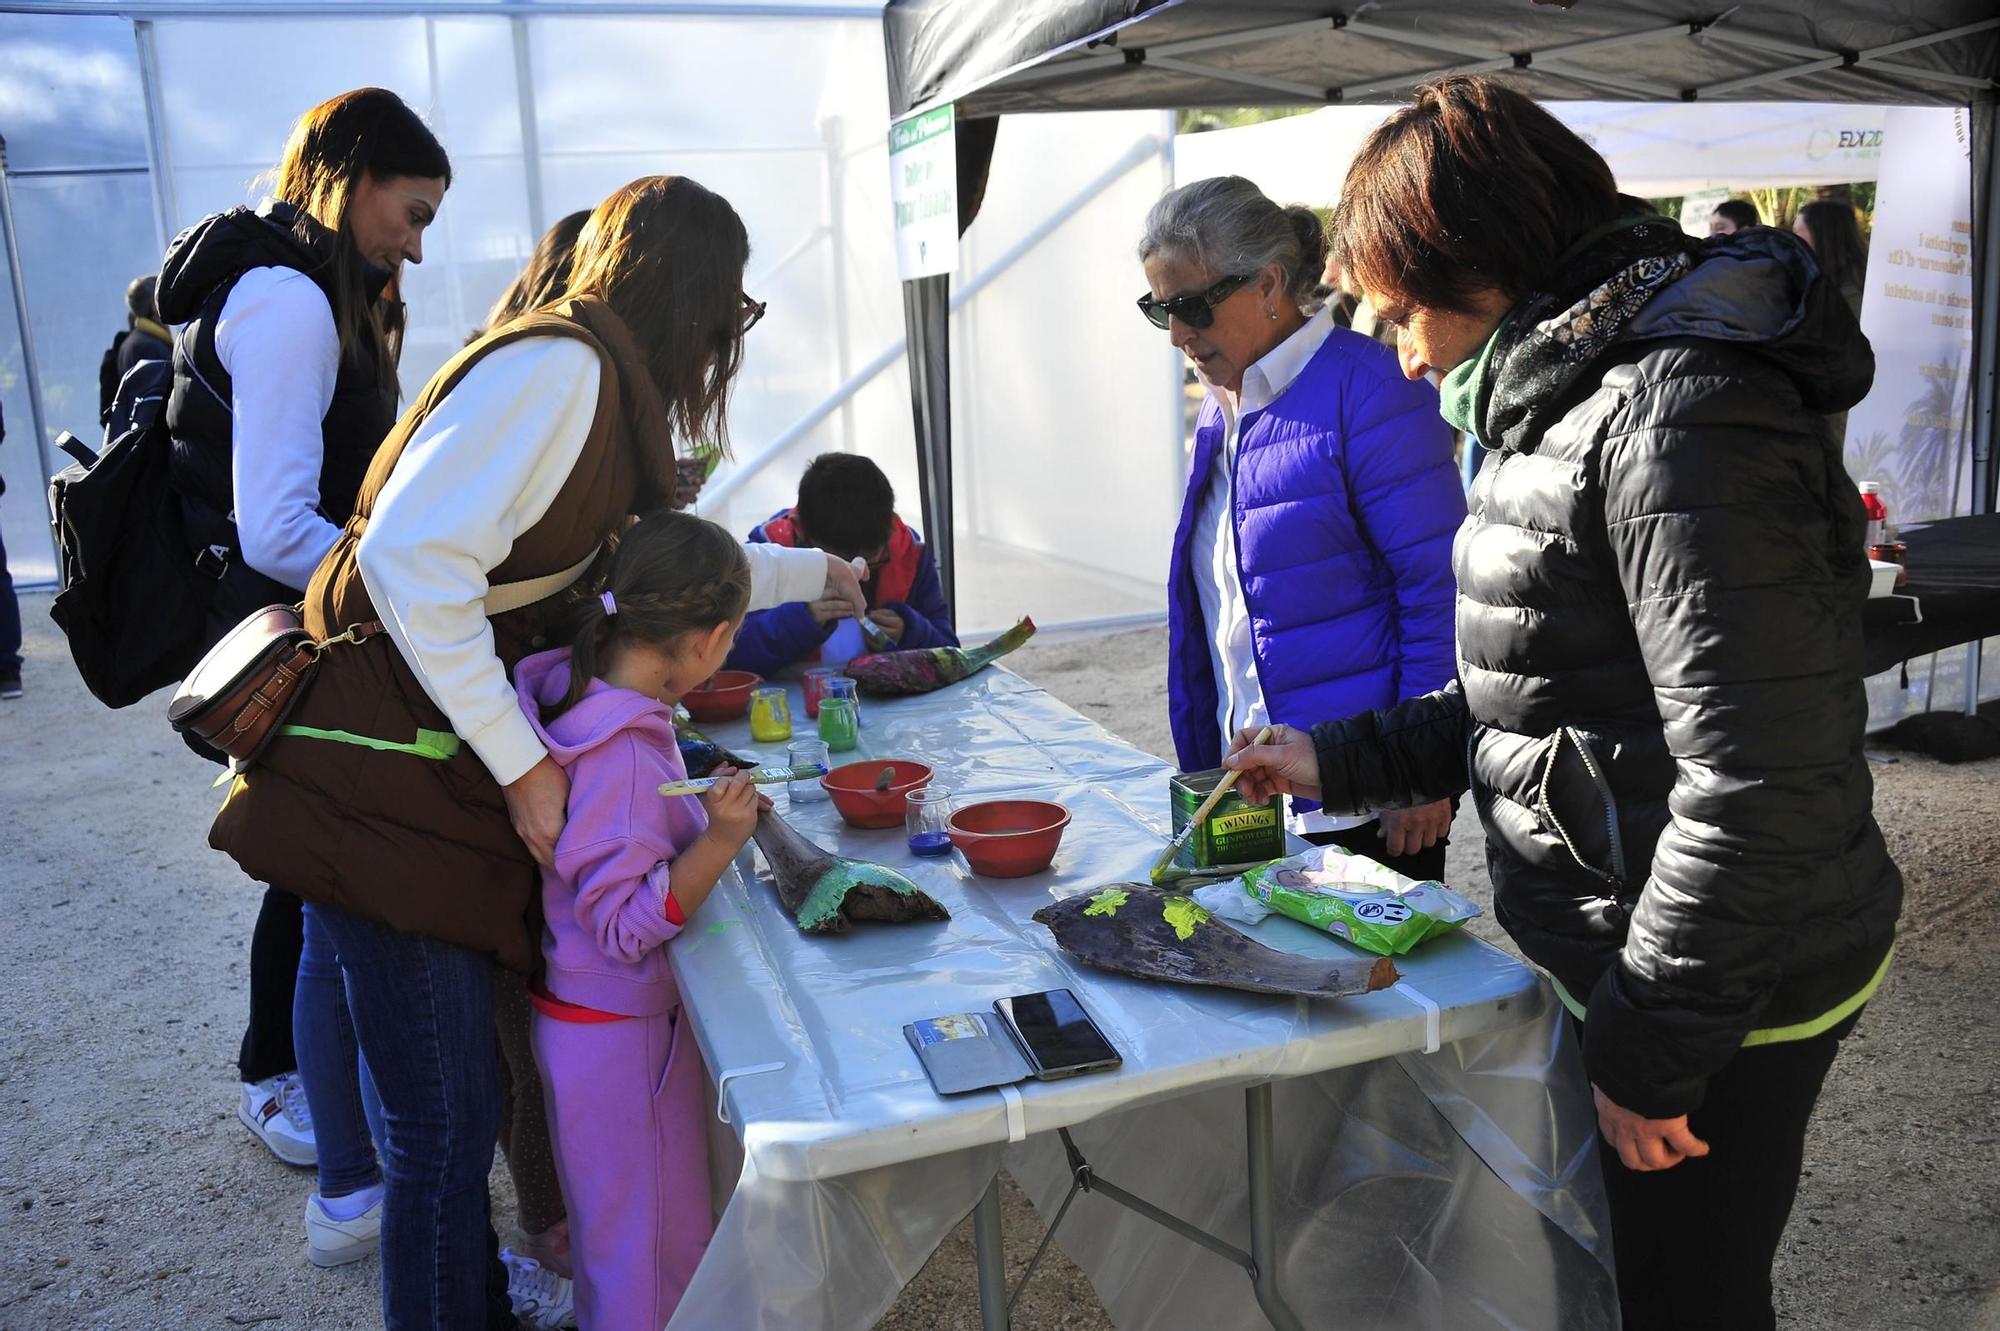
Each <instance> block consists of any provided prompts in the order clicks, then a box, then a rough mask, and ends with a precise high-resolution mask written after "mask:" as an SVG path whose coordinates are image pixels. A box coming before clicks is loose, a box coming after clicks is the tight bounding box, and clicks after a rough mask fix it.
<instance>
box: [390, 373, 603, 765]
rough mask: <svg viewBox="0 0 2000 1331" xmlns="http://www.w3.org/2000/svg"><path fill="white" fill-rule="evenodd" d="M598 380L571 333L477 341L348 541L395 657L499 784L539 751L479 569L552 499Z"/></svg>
mask: <svg viewBox="0 0 2000 1331" xmlns="http://www.w3.org/2000/svg"><path fill="white" fill-rule="evenodd" d="M597 394H598V362H597V353H596V352H595V351H593V350H592V349H591V348H590V347H589V346H588V345H586V344H585V343H583V342H581V341H579V340H577V339H575V338H568V337H536V338H524V339H522V340H521V341H519V342H512V343H509V344H508V345H506V346H504V347H501V348H499V349H498V350H496V351H494V352H492V353H490V354H489V355H487V356H486V357H485V358H484V359H482V360H481V361H480V362H479V363H478V364H477V365H474V366H473V367H472V369H471V370H469V371H468V372H467V373H466V376H465V377H464V378H463V379H461V380H460V381H459V383H458V386H457V387H455V388H453V389H452V391H451V392H450V393H449V394H448V395H446V397H445V399H444V400H443V401H442V402H440V403H438V404H437V407H436V408H435V409H434V410H433V411H432V412H431V414H430V416H429V417H428V418H427V419H426V420H425V421H424V423H423V426H422V428H420V429H419V430H418V431H417V433H416V434H415V435H414V436H413V437H412V438H411V439H410V441H409V443H408V444H407V445H406V446H405V447H404V450H403V456H402V459H401V460H400V461H399V462H398V463H397V465H396V469H395V472H394V473H393V474H392V475H391V476H390V478H389V482H388V484H387V485H386V486H384V487H383V490H382V493H381V495H380V496H379V497H378V498H377V500H376V502H375V508H374V511H373V513H372V514H371V515H370V516H369V519H368V529H367V530H366V531H365V532H363V533H362V536H361V545H360V549H359V550H358V552H357V558H358V560H359V562H360V566H361V580H362V582H363V584H364V585H365V586H366V587H367V588H368V595H369V597H370V599H371V600H372V601H373V602H374V605H375V610H376V613H378V614H380V615H381V616H382V622H383V625H384V626H385V627H386V628H387V629H388V632H389V636H390V637H391V638H393V639H395V642H396V646H397V647H398V648H399V649H400V650H401V651H402V653H403V659H404V660H405V661H407V662H409V663H410V666H411V668H412V669H413V670H415V672H416V675H417V678H418V680H419V681H421V682H422V684H423V686H424V691H425V692H426V693H428V694H429V695H430V697H431V701H432V702H434V703H436V704H437V705H438V707H439V709H440V710H442V711H443V712H444V714H445V716H446V717H448V718H449V719H450V721H451V725H452V729H453V730H454V731H455V732H456V733H457V734H458V736H459V737H460V738H461V739H463V740H464V741H465V742H466V743H467V744H469V745H471V746H472V750H473V752H474V753H476V754H478V755H479V759H480V761H481V762H483V763H485V764H486V769H487V770H488V771H489V772H491V773H492V774H493V779H494V780H496V781H498V782H499V783H500V784H501V785H503V786H504V785H507V784H509V783H511V782H512V781H514V780H515V779H516V778H518V777H519V776H520V775H521V774H522V773H524V772H526V771H527V770H528V769H529V768H531V767H533V766H534V765H535V764H536V763H538V762H540V761H541V760H542V758H543V757H544V756H545V754H546V752H547V751H546V750H545V749H544V748H543V747H542V742H541V740H540V739H538V738H537V737H536V735H535V730H534V727H533V726H531V725H530V724H529V723H528V718H527V717H525V716H523V715H522V714H521V708H520V704H519V702H518V701H516V699H515V695H514V689H513V686H512V685H510V684H508V682H507V673H506V670H505V669H504V668H503V667H502V666H501V664H500V658H499V657H498V656H497V655H496V654H495V650H494V645H493V628H492V625H491V624H490V623H489V622H488V621H487V618H486V610H485V606H484V604H483V602H484V598H485V596H486V589H487V574H488V573H489V572H491V571H492V570H493V569H494V568H495V567H497V566H498V565H499V563H500V561H501V560H503V559H505V558H506V557H507V555H508V552H509V551H511V550H512V549H513V547H514V541H515V539H516V538H517V537H519V536H520V535H521V534H522V533H524V532H526V531H527V530H528V529H529V528H530V527H532V526H534V525H535V523H537V522H539V521H540V520H541V519H542V516H543V515H544V514H546V513H547V512H548V510H549V506H550V505H551V504H553V503H554V502H555V499H556V495H557V493H558V492H560V491H561V489H562V486H563V482H564V481H566V480H568V479H569V474H570V472H571V471H572V470H573V469H574V468H575V466H576V461H577V458H578V457H579V456H580V455H581V454H582V452H583V445H584V441H585V439H586V438H588V436H589V434H590V425H591V421H592V419H593V418H594V417H595V415H596V411H597Z"/></svg>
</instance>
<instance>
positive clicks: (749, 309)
mask: <svg viewBox="0 0 2000 1331" xmlns="http://www.w3.org/2000/svg"><path fill="white" fill-rule="evenodd" d="M736 298H737V299H738V300H740V301H742V302H743V307H742V308H741V309H740V310H738V311H737V317H738V318H739V319H741V320H742V321H743V326H742V328H741V330H740V331H742V332H745V333H747V332H749V331H750V330H751V329H753V328H755V327H756V326H757V321H758V320H759V319H761V318H763V317H764V311H765V310H768V309H769V308H771V307H770V305H769V304H768V303H767V302H765V301H761V300H752V299H750V297H749V295H748V294H747V293H745V292H741V291H739V292H737V293H736Z"/></svg>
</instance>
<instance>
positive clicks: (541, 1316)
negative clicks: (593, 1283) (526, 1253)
mask: <svg viewBox="0 0 2000 1331" xmlns="http://www.w3.org/2000/svg"><path fill="white" fill-rule="evenodd" d="M500 1260H501V1261H503V1262H505V1263H506V1264H507V1298H508V1299H509V1300H510V1301H511V1302H512V1303H513V1305H514V1316H515V1317H517V1318H519V1319H520V1320H521V1321H523V1322H525V1323H526V1324H527V1325H529V1326H532V1327H535V1328H536V1331H564V1329H565V1328H569V1327H574V1326H575V1325H576V1286H575V1285H574V1284H573V1283H572V1282H571V1281H570V1280H569V1278H568V1277H567V1276H559V1275H557V1274H556V1273H555V1272H554V1271H551V1270H549V1268H548V1267H546V1266H543V1265H542V1264H541V1263H540V1262H538V1261H536V1260H535V1259H534V1258H532V1257H520V1256H517V1255H515V1253H514V1252H513V1250H512V1249H510V1248H502V1249H501V1250H500Z"/></svg>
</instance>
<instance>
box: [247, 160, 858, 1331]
mask: <svg viewBox="0 0 2000 1331" xmlns="http://www.w3.org/2000/svg"><path fill="white" fill-rule="evenodd" d="M749 252H750V245H749V238H748V236H747V234H746V233H745V231H744V227H743V223H742V221H741V220H740V219H739V218H738V217H737V214H736V210H735V209H734V208H732V207H730V205H729V203H728V201H727V200H725V199H723V198H722V197H721V196H719V195H717V194H713V193H711V192H710V191H708V190H706V189H704V188H702V187H701V186H700V185H698V184H696V183H695V182H694V181H692V180H688V179H685V178H681V177H674V176H651V177H646V178H643V179H640V180H635V181H633V182H632V183H631V184H629V185H627V186H625V187H624V188H623V189H620V190H619V191H617V192H616V193H615V194H613V195H612V196H611V197H610V198H608V199H606V200H605V201H604V202H603V203H601V204H599V205H598V206H597V208H596V210H595V211H594V212H593V213H592V215H591V217H590V219H589V221H588V222H586V223H585V224H584V227H583V231H582V234H581V235H580V236H579V238H578V241H577V248H576V254H575V259H574V266H573V271H572V274H571V277H570V280H569V284H568V288H567V290H566V291H565V293H564V294H563V296H562V298H561V299H559V300H558V301H556V302H555V303H554V304H552V305H548V306H544V307H543V308H542V309H540V310H537V311H535V312H533V313H531V314H529V315H527V316H525V317H523V318H521V319H517V320H515V321H514V322H512V323H510V324H507V325H506V326H504V327H501V328H496V329H494V330H493V331H492V332H491V333H489V334H488V335H487V336H485V337H484V338H482V339H480V340H479V341H478V342H476V343H474V344H473V345H472V346H470V347H467V348H466V349H465V350H464V351H462V352H460V353H459V354H458V356H456V357H455V358H454V359H453V360H452V361H451V362H449V363H448V364H446V365H445V367H444V368H443V369H441V370H439V371H438V373H437V374H436V375H435V376H434V377H433V378H432V379H431V381H430V383H429V385H427V386H426V387H425V389H424V391H423V393H422V394H421V395H420V396H419V397H418V398H417V400H416V402H415V403H414V404H413V405H412V407H411V408H410V410H409V411H408V412H407V413H406V414H405V415H404V416H403V418H402V420H401V421H399V422H398V423H397V425H396V428H395V429H394V430H393V431H391V433H390V435H389V437H388V439H387V440H386V441H384V443H383V444H382V447H381V450H380V451H379V452H378V453H377V454H376V455H375V461H374V463H373V465H372V466H371V467H370V468H369V472H368V476H367V479H366V480H365V481H364V482H363V484H362V486H361V493H360V497H359V499H358V500H357V502H356V505H355V516H354V517H353V518H352V519H350V520H349V521H348V523H347V524H346V526H345V528H344V530H343V531H342V533H341V536H340V538H339V539H338V541H337V542H336V543H335V545H334V547H333V549H332V551H331V552H330V553H329V554H328V555H327V556H326V558H325V559H324V560H322V561H321V563H320V565H319V567H318V569H317V571H315V573H314V574H313V577H312V582H311V584H310V586H309V587H308V588H307V590H306V596H305V618H306V627H307V629H308V631H309V632H311V633H312V635H313V636H314V637H315V638H320V639H327V638H332V637H335V636H336V635H338V636H340V637H341V638H342V641H340V642H337V643H333V644H331V645H329V646H328V647H327V648H326V649H325V650H324V651H323V653H322V654H321V657H320V669H319V673H318V676H317V677H316V678H315V679H314V681H313V683H312V687H311V688H310V690H309V691H308V692H307V693H306V696H305V697H304V699H303V700H302V701H301V703H300V705H299V706H298V708H297V709H296V710H295V711H294V712H293V713H292V715H291V716H290V717H289V718H288V720H289V722H290V724H289V725H288V727H287V733H286V734H285V736H284V737H282V738H280V739H279V740H277V742H276V743H274V744H273V745H272V746H271V747H270V749H269V750H267V751H266V754H265V756H264V757H263V758H262V759H260V760H259V762H258V764H257V765H256V766H255V767H254V768H252V769H251V770H250V771H249V772H248V773H247V774H245V775H244V776H241V777H239V778H238V781H237V783H236V785H235V787H234V788H233V789H232V791H231V793H230V797H229V799H228V801H227V802H226V803H225V804H224V806H223V809H222V812H221V813H220V814H219V815H218V816H217V819H216V823H215V827H214V829H213V831H212V832H211V837H210V839H211V840H212V841H213V843H214V844H215V845H216V846H218V847H219V848H221V849H223V850H225V851H227V852H229V853H230V854H231V855H233V856H234V857H235V858H236V860H237V861H238V862H239V863H240V864H241V865H243V867H244V868H245V869H246V870H248V871H249V872H250V874H251V875H252V876H253V877H256V878H260V879H275V880H279V881H283V882H285V883H287V884H290V885H293V888H294V890H295V891H296V892H297V893H298V894H299V895H300V896H301V897H303V898H305V901H306V911H307V913H308V915H310V916H312V917H314V918H316V919H317V920H318V921H319V922H320V923H321V925H322V926H323V927H324V928H325V929H326V931H327V932H328V933H329V934H331V935H332V936H333V939H334V941H335V945H336V949H337V951H338V953H339V956H340V965H341V970H342V975H343V978H344V979H345V981H346V986H347V998H348V1006H349V1008H350V1009H351V1011H352V1014H353V1018H354V1030H355V1033H356V1036H357V1037H358V1039H359V1041H360V1045H361V1051H362V1053H363V1055H364V1056H365V1057H366V1059H367V1062H368V1066H369V1069H370V1070H371V1071H372V1072H373V1074H374V1077H375V1084H376V1088H377V1090H378V1091H379V1092H380V1095H381V1101H382V1108H383V1112H384V1117H385V1120H386V1123H387V1130H388V1143H387V1145H388V1151H387V1159H386V1162H385V1163H386V1173H387V1184H388V1195H387V1199H386V1202H385V1206H384V1213H383V1221H382V1283H383V1290H382V1300H383V1313H384V1321H385V1322H386V1323H387V1325H388V1326H389V1327H390V1328H391V1329H392V1331H396V1329H399V1328H414V1327H423V1328H432V1327H441V1326H449V1327H454V1328H477V1327H482V1326H484V1327H493V1328H500V1327H506V1328H512V1327H513V1326H514V1316H513V1313H512V1312H511V1311H510V1308H509V1302H508V1299H507V1296H506V1288H507V1281H506V1277H505V1274H504V1272H503V1270H502V1267H501V1265H500V1262H499V1261H498V1259H497V1257H496V1252H495V1242H494V1235H493V1230H492V1226H491V1223H490V1220H489V1216H488V1204H487V1192H486V1175H487V1171H488V1169H489V1168H490V1166H491V1164H492V1159H493V1146H494V1141H495V1138H496V1136H497V1133H498V1129H499V1122H500V1108H501V1106H500V1080H499V1070H498V1066H497V1064H498V1059H497V1051H496V1048H495V1040H494V1038H493V1021H494V1018H493V964H494V962H495V961H498V962H499V963H500V964H502V965H504V966H506V967H508V968H509V969H511V970H514V971H516V972H519V973H522V974H526V973H529V972H530V971H531V970H532V969H533V968H534V964H535V961H536V959H537V957H538V955H539V950H540V947H539V945H540V922H539V918H538V915H537V913H536V911H535V907H534V905H533V902H534V900H535V896H536V887H537V882H538V871H537V869H536V864H537V863H538V862H539V863H541V864H548V863H550V861H551V857H552V856H551V852H552V849H553V847H554V844H555V841H556V838H557V836H558V835H559V834H560V832H561V831H562V827H563V824H564V821H565V817H566V812H567V800H568V792H569V783H568V781H567V779H566V778H565V777H564V775H563V771H562V768H561V767H559V766H558V765H557V764H556V762H555V761H554V759H552V758H551V757H550V756H549V754H548V751H547V750H546V749H545V748H544V747H543V744H542V741H541V739H540V738H539V737H538V735H537V733H536V731H535V728H534V726H533V725H532V723H530V722H529V720H528V718H527V717H526V715H524V714H523V713H522V711H521V708H520V704H519V702H518V700H517V699H516V696H515V693H514V689H513V686H512V685H511V684H510V683H509V682H508V676H509V673H510V672H511V671H512V669H513V667H514V666H515V664H516V663H517V662H519V661H520V660H521V659H522V657H524V656H526V655H527V654H528V653H529V652H530V651H531V650H533V648H534V646H535V644H536V643H537V642H538V641H540V640H541V639H542V638H543V637H544V636H545V635H548V634H549V633H550V632H551V631H552V630H553V628H554V626H555V623H556V621H557V618H558V616H559V614H560V613H561V609H562V607H561V605H560V604H559V603H560V602H562V601H563V600H564V599H565V595H567V596H568V597H570V598H575V597H580V596H582V595H585V594H588V595H590V596H593V597H594V596H595V595H596V593H597V592H598V591H600V590H601V588H598V587H596V586H593V585H592V578H593V577H595V576H597V575H596V574H594V573H586V572H585V570H586V569H588V568H591V567H592V566H593V565H595V567H596V568H598V569H602V568H604V567H605V566H606V564H607V563H608V560H605V559H603V558H601V557H600V556H601V554H602V553H603V551H604V550H605V547H606V543H607V542H608V541H610V540H611V538H612V537H613V535H614V533H616V532H618V531H620V530H621V529H622V528H623V527H624V526H625V524H626V523H627V521H628V520H629V517H630V515H633V514H639V513H645V512H648V511H650V510H652V509H655V508H658V507H660V506H662V505H664V504H665V503H667V501H668V500H669V498H670V496H671V495H672V494H673V490H674V484H675V476H674V452H675V444H676V441H677V440H678V441H683V442H685V441H689V440H695V439H717V440H723V439H726V434H725V430H724V414H725V410H726V406H727V403H728V397H729V390H730V385H731V383H732V382H733V380H734V379H735V376H736V371H737V367H738V365H739V363H740V361H741V357H742V350H743V334H744V332H745V330H746V329H748V327H749V326H750V325H751V324H752V323H753V322H755V320H756V317H757V315H758V314H759V313H761V307H760V306H758V305H757V304H756V303H755V302H752V301H750V300H749V299H748V298H747V297H745V296H744V295H743V290H742V282H743V269H744V264H745V262H746V261H747V259H748V258H749ZM749 556H750V564H751V571H752V604H753V605H774V604H777V603H779V602H781V601H791V600H809V599H814V598H817V597H820V596H822V595H841V596H845V597H847V598H849V599H850V600H851V601H852V603H853V605H854V609H855V612H856V613H859V612H860V611H861V609H862V608H863V600H862V595H861V588H860V584H859V582H858V581H857V579H856V577H855V574H854V571H853V570H852V569H851V568H849V567H848V566H847V565H846V564H845V563H843V562H841V561H838V560H835V559H832V558H830V557H829V556H827V555H824V554H822V553H820V552H818V551H802V550H785V549H782V548H780V547H776V546H760V547H754V548H752V549H751V550H750V551H749ZM510 605H511V606H512V607H514V608H508V607H509V606H510ZM600 613H601V612H600ZM661 904H662V908H664V903H663V901H662V903H661Z"/></svg>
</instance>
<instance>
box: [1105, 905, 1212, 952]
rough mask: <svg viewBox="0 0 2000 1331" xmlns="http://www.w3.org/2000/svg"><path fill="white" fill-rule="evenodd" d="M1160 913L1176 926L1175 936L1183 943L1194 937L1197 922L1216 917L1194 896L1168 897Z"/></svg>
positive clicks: (1206, 921) (1203, 922)
mask: <svg viewBox="0 0 2000 1331" xmlns="http://www.w3.org/2000/svg"><path fill="white" fill-rule="evenodd" d="M1120 895H1123V894H1122V893H1121V894H1120ZM1160 914H1161V915H1162V916H1164V917H1165V918H1166V921H1167V923H1168V924H1171V925H1173V926H1174V937H1176V938H1178V939H1180V940H1181V941H1182V942H1183V943H1185V942H1186V941H1187V940H1188V939H1190V938H1192V937H1194V927H1195V926H1196V925H1197V924H1207V923H1208V922H1209V921H1210V920H1212V919H1214V918H1215V917H1214V916H1212V915H1210V914H1209V913H1208V912H1207V911H1206V910H1204V909H1203V908H1202V906H1201V904H1200V903H1199V902H1197V901H1196V900H1195V899H1194V898H1193V897H1168V898H1167V899H1166V901H1165V902H1163V903H1162V904H1161V906H1160Z"/></svg>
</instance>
